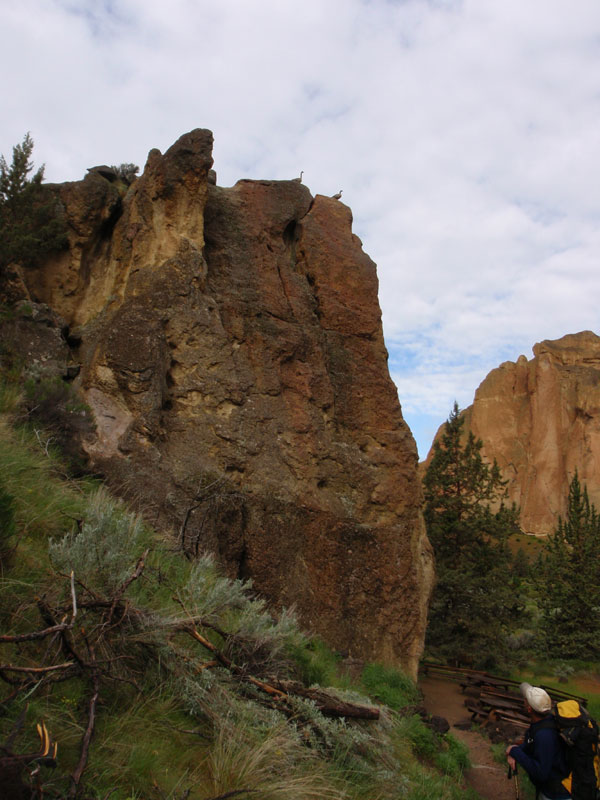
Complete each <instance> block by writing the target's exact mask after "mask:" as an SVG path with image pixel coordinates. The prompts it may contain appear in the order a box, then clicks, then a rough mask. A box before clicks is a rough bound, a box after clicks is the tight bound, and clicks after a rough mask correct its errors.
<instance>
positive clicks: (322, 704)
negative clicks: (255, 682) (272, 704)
mask: <svg viewBox="0 0 600 800" xmlns="http://www.w3.org/2000/svg"><path fill="white" fill-rule="evenodd" d="M272 683H273V685H274V686H275V687H276V688H278V689H281V690H282V691H284V692H285V693H286V694H293V695H296V696H297V697H304V698H306V699H307V700H312V701H313V702H314V704H315V705H316V706H317V708H318V709H319V711H320V712H321V714H323V715H324V716H326V717H348V718H351V719H379V709H378V708H377V706H368V705H365V704H364V703H351V702H349V701H348V700H342V699H341V698H340V697H337V696H336V695H335V694H332V693H331V692H327V691H325V690H324V689H307V688H306V687H305V686H303V685H302V684H301V683H298V681H272Z"/></svg>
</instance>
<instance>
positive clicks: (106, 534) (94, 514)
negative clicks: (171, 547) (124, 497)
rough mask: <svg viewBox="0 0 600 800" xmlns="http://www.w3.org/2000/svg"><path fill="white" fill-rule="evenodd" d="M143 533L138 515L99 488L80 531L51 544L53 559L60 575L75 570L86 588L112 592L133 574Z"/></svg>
mask: <svg viewBox="0 0 600 800" xmlns="http://www.w3.org/2000/svg"><path fill="white" fill-rule="evenodd" d="M143 532H144V526H143V523H142V521H141V519H140V518H139V517H138V516H136V515H134V514H132V513H131V512H129V511H127V510H126V508H125V506H124V505H123V504H122V503H120V502H119V501H116V500H114V499H113V498H111V497H110V496H109V495H108V493H107V492H106V491H104V490H103V489H99V490H98V491H97V492H96V493H95V494H94V495H92V496H91V498H90V501H89V504H88V506H87V508H86V514H85V518H84V519H83V520H82V521H81V525H80V530H78V531H75V532H73V533H68V534H67V535H66V536H63V537H62V539H58V540H53V541H51V542H50V545H49V554H50V560H51V561H52V564H53V566H54V567H55V569H56V570H58V571H59V572H63V573H69V572H71V571H73V572H74V573H75V577H76V578H77V579H79V580H81V581H82V582H83V583H85V584H86V585H89V586H90V587H95V588H97V589H99V590H101V591H104V592H110V591H112V590H114V589H116V588H117V587H118V586H120V584H121V583H123V581H124V580H125V579H126V578H127V577H128V576H129V575H131V572H132V570H133V567H134V565H135V562H136V560H137V558H139V556H140V555H141V550H142V544H141V541H140V540H141V538H142V534H143Z"/></svg>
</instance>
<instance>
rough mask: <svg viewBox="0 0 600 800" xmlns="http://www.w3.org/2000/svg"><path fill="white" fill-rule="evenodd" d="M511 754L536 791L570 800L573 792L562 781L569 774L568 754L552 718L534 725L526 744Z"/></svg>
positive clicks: (517, 746) (530, 729)
mask: <svg viewBox="0 0 600 800" xmlns="http://www.w3.org/2000/svg"><path fill="white" fill-rule="evenodd" d="M510 755H511V756H512V757H513V758H514V759H515V761H516V762H517V763H518V764H520V765H521V766H522V767H523V769H525V770H526V772H527V774H528V775H529V777H530V778H531V781H532V783H533V785H534V786H535V788H536V789H538V790H539V791H540V792H542V794H545V795H546V797H550V798H551V799H552V800H568V798H570V797H571V795H570V794H569V792H567V790H566V789H565V787H564V786H563V785H562V783H561V781H562V779H563V778H565V777H566V776H567V775H568V774H569V768H568V767H567V762H566V760H565V753H564V749H563V745H562V743H561V740H560V737H559V735H558V731H557V730H556V728H555V726H554V722H553V719H552V715H551V714H548V715H546V716H545V717H544V718H543V719H542V720H540V721H539V722H533V723H532V724H531V725H530V726H529V728H527V732H526V733H525V740H524V742H523V744H522V745H515V747H513V748H511V750H510Z"/></svg>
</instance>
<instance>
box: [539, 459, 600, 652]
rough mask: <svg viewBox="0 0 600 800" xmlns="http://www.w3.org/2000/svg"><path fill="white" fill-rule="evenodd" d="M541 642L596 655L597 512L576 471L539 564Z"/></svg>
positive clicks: (599, 588) (599, 601)
mask: <svg viewBox="0 0 600 800" xmlns="http://www.w3.org/2000/svg"><path fill="white" fill-rule="evenodd" d="M538 589H539V603H540V607H541V611H542V633H543V636H544V641H545V646H546V647H547V649H548V651H549V652H550V654H552V655H553V656H555V657H557V658H561V659H569V658H582V659H590V660H597V659H598V658H600V517H599V516H598V512H597V511H596V508H595V506H594V505H593V504H592V503H590V499H589V497H588V493H587V488H586V487H584V488H583V489H582V487H581V484H580V482H579V477H578V475H577V472H576V473H575V475H574V477H573V479H572V481H571V483H570V486H569V497H568V502H567V515H566V518H565V519H562V517H559V520H558V525H557V527H556V529H555V531H554V532H553V533H552V534H551V535H550V536H549V537H548V539H547V540H546V543H545V546H544V550H543V551H542V554H541V557H540V565H539V570H538Z"/></svg>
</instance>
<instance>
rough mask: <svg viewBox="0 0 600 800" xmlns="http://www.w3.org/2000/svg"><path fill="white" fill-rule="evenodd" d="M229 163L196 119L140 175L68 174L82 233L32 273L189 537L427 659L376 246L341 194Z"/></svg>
mask: <svg viewBox="0 0 600 800" xmlns="http://www.w3.org/2000/svg"><path fill="white" fill-rule="evenodd" d="M211 166H212V135H211V133H210V132H209V131H206V130H195V131H192V132H191V133H189V134H186V135H185V136H183V137H181V139H179V141H178V142H176V143H175V144H174V145H173V146H172V147H171V148H170V149H169V150H168V151H167V152H166V153H165V154H164V155H161V153H160V152H158V151H156V150H154V151H151V153H150V154H149V157H148V162H147V164H146V168H145V170H144V173H143V175H142V176H141V177H140V178H139V179H138V180H137V181H136V182H135V183H134V184H133V185H132V186H131V187H130V188H129V189H128V190H127V191H126V192H125V191H124V189H123V187H119V185H118V184H117V183H115V182H112V183H111V182H110V179H109V178H107V177H105V176H104V175H103V174H101V173H100V172H90V173H89V174H88V175H87V177H86V178H85V180H83V181H81V182H78V183H70V184H61V185H59V186H57V187H56V191H57V193H58V194H59V196H60V198H61V201H62V203H63V204H64V206H65V209H66V213H67V218H68V221H69V228H70V247H69V250H68V251H66V252H64V253H61V254H58V255H57V256H56V257H55V258H53V259H52V260H51V261H49V262H48V263H46V264H45V265H44V266H43V267H42V268H41V269H39V270H37V271H36V272H28V273H27V275H26V276H25V280H26V282H27V288H28V291H29V293H30V296H31V298H32V299H33V300H34V301H36V302H39V303H45V304H47V305H48V306H50V307H51V308H52V309H53V310H54V311H55V312H57V313H58V314H60V315H61V316H62V317H63V318H64V319H65V321H66V323H67V325H68V326H69V334H68V341H69V344H70V346H71V348H72V352H73V358H74V359H75V360H76V361H77V362H78V363H79V364H80V365H81V371H80V374H79V376H78V378H77V380H76V385H77V386H78V388H79V389H80V391H81V392H82V393H83V394H84V396H85V399H86V400H87V403H88V404H89V406H90V407H91V408H92V410H93V413H94V417H95V420H96V425H97V431H96V435H95V438H94V439H93V440H92V441H90V442H89V443H88V451H89V454H90V456H91V458H92V459H93V461H94V463H95V464H96V466H97V467H98V468H100V469H102V471H103V472H104V474H105V475H106V476H108V477H109V479H110V481H111V483H112V485H113V486H114V487H115V488H117V489H118V490H119V491H120V492H121V493H124V494H126V495H128V496H129V497H130V498H132V499H134V500H135V501H136V502H137V503H138V504H139V505H140V506H141V507H143V508H144V510H145V513H146V516H148V517H150V518H151V519H152V520H154V521H157V522H159V523H160V524H162V525H165V526H169V527H170V528H171V529H172V530H173V535H174V537H175V539H176V543H177V546H178V547H180V548H181V549H182V551H184V552H185V553H186V554H187V555H188V556H190V557H194V556H195V555H196V554H197V553H200V552H202V551H204V550H210V551H212V552H214V553H215V554H216V555H217V556H218V558H219V559H220V561H221V563H222V564H223V566H224V568H225V569H226V570H227V572H228V573H229V575H231V576H240V577H243V578H252V580H253V582H254V586H255V588H256V589H257V590H258V591H259V592H260V593H262V594H263V595H265V596H266V597H268V598H269V599H270V600H271V601H272V602H273V603H274V604H275V605H276V606H291V605H294V606H296V608H297V610H298V612H299V615H300V618H301V620H302V621H303V623H304V624H305V625H306V626H308V627H309V628H311V629H312V630H314V631H316V632H318V633H321V634H322V635H323V636H324V637H325V638H326V639H327V640H328V641H329V642H331V643H332V644H333V645H334V646H336V647H337V648H339V649H340V650H343V651H346V652H347V653H348V654H349V655H351V656H355V657H359V658H369V659H373V658H377V659H380V660H384V661H387V662H395V663H401V664H403V665H404V666H405V667H406V668H407V669H408V670H409V671H411V672H412V673H413V674H414V672H415V671H416V665H417V661H418V658H419V655H420V653H421V649H422V642H423V636H424V627H425V621H426V607H427V602H428V598H429V593H430V589H431V583H432V558H431V553H430V549H429V545H428V542H427V539H426V536H425V531H424V527H423V523H422V519H421V515H420V503H421V495H420V487H419V482H418V479H417V454H416V447H415V444H414V441H413V438H412V435H411V433H410V431H409V429H408V427H407V425H406V424H405V422H404V420H403V419H402V414H401V410H400V406H399V403H398V399H397V395H396V390H395V387H394V386H393V384H392V382H391V380H390V378H389V374H388V369H387V353H386V350H385V347H384V342H383V337H382V330H381V321H380V309H379V304H378V299H377V290H378V284H377V276H376V269H375V265H374V264H373V262H372V261H371V260H370V259H369V258H368V256H367V255H365V253H364V252H363V251H362V246H361V242H360V240H359V239H358V238H357V237H356V236H355V235H353V234H352V216H351V213H350V210H349V209H348V208H347V207H346V206H345V205H344V204H343V203H340V202H338V201H336V200H334V199H331V198H326V197H322V196H318V195H317V196H316V197H314V198H313V197H312V196H311V194H310V192H309V190H308V188H307V187H306V186H304V185H302V184H300V183H299V182H297V181H248V180H244V181H240V182H238V183H237V184H236V185H235V186H234V187H232V188H221V187H218V186H216V185H215V184H214V180H211V176H210V174H209V170H210V168H211Z"/></svg>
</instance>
